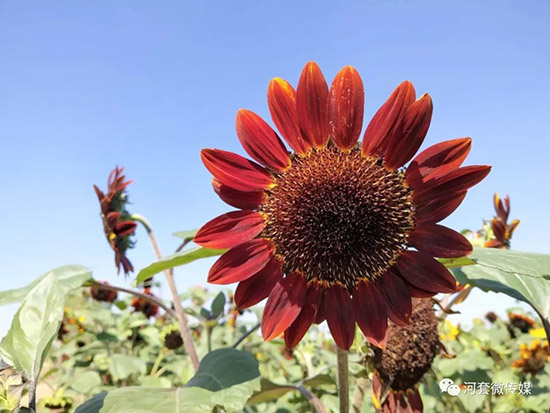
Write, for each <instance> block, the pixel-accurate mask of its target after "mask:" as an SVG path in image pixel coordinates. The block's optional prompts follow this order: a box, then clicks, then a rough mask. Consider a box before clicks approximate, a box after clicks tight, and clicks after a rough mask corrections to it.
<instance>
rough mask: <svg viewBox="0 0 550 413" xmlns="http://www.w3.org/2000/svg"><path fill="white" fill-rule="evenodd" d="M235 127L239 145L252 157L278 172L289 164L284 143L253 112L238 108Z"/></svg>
mask: <svg viewBox="0 0 550 413" xmlns="http://www.w3.org/2000/svg"><path fill="white" fill-rule="evenodd" d="M236 127H237V136H238V137H239V140H240V141H241V145H243V148H244V150H245V151H246V153H248V154H249V155H250V157H251V158H252V159H254V160H256V161H257V162H259V163H261V164H263V165H265V166H267V167H269V168H271V169H275V170H277V171H279V172H281V171H284V170H285V169H287V168H288V167H289V166H290V156H289V155H288V152H287V150H286V148H285V145H284V143H283V142H282V141H281V139H279V136H277V134H276V133H275V131H274V130H273V129H271V126H269V125H268V124H267V123H266V122H265V121H264V120H263V119H262V118H260V117H259V116H258V115H256V114H255V113H254V112H252V111H250V110H246V109H240V110H239V111H238V112H237V119H236Z"/></svg>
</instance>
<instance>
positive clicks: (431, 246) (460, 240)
mask: <svg viewBox="0 0 550 413" xmlns="http://www.w3.org/2000/svg"><path fill="white" fill-rule="evenodd" d="M409 245H411V246H413V247H415V248H416V249H417V250H418V251H420V252H422V253H424V254H426V255H432V256H434V257H440V258H458V257H464V256H465V255H469V254H471V253H472V244H470V241H468V240H467V239H466V238H465V237H464V236H463V235H462V234H459V233H458V232H456V231H453V230H452V229H450V228H447V227H444V226H443V225H437V224H420V225H417V226H416V228H415V229H414V231H413V232H412V234H410V235H409Z"/></svg>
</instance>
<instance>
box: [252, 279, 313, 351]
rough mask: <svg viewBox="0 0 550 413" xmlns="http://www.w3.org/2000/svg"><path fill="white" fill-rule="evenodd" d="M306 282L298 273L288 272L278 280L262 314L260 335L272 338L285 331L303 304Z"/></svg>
mask: <svg viewBox="0 0 550 413" xmlns="http://www.w3.org/2000/svg"><path fill="white" fill-rule="evenodd" d="M306 289H307V284H306V280H305V278H304V277H302V276H301V275H299V274H298V273H290V274H288V275H287V276H286V277H285V278H283V279H282V280H281V281H280V282H278V283H277V284H276V285H275V287H274V288H273V290H271V293H270V294H269V298H268V299H267V303H266V305H265V309H264V314H263V316H262V336H263V338H264V340H265V341H268V340H272V339H274V338H275V337H277V336H279V335H280V334H281V333H282V332H283V331H285V330H286V329H287V328H288V327H289V326H290V325H291V324H292V322H293V321H294V320H296V317H298V314H300V310H301V309H302V306H303V305H304V299H305V296H306Z"/></svg>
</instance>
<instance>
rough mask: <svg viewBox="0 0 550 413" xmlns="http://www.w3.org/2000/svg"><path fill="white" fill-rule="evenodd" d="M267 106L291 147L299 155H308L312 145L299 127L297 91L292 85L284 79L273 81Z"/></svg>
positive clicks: (270, 84) (268, 90) (268, 92)
mask: <svg viewBox="0 0 550 413" xmlns="http://www.w3.org/2000/svg"><path fill="white" fill-rule="evenodd" d="M267 104H268V105H269V111H270V112H271V119H273V123H275V126H277V129H279V132H281V135H283V137H284V138H285V140H286V141H287V142H288V144H289V145H290V147H291V148H292V149H294V150H295V151H296V152H297V153H300V154H304V153H306V152H307V151H308V150H309V148H310V147H311V145H310V144H308V143H307V142H306V141H305V140H304V139H303V138H302V134H301V133H300V128H299V127H298V114H297V112H296V91H295V90H294V88H293V87H292V85H291V84H290V83H288V82H287V81H286V80H284V79H280V78H275V79H272V80H271V82H269V87H268V89H267Z"/></svg>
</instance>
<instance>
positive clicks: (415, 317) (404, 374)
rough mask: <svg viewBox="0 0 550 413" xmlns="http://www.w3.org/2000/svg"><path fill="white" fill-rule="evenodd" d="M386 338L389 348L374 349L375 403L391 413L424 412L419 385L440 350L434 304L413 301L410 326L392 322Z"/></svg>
mask: <svg viewBox="0 0 550 413" xmlns="http://www.w3.org/2000/svg"><path fill="white" fill-rule="evenodd" d="M387 334H388V339H387V344H386V348H385V349H384V350H382V349H379V348H375V349H374V374H373V383H372V400H373V403H374V405H375V407H376V408H377V409H381V410H382V411H384V412H388V413H392V412H400V411H403V412H405V411H407V412H408V411H412V412H422V410H423V406H422V399H421V397H420V393H419V392H418V382H419V381H420V379H421V378H422V377H423V376H424V374H425V373H426V372H427V371H428V370H429V369H430V367H431V365H432V362H433V361H434V358H435V356H436V355H437V353H438V351H439V348H440V344H439V337H438V326H437V319H436V317H435V314H434V311H433V308H432V304H431V301H430V300H427V299H419V298H415V299H413V314H412V318H411V323H410V324H408V325H407V326H404V327H402V326H399V325H396V324H395V323H393V322H390V325H389V327H388V331H387ZM400 409H401V410H400Z"/></svg>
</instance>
